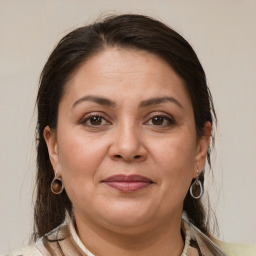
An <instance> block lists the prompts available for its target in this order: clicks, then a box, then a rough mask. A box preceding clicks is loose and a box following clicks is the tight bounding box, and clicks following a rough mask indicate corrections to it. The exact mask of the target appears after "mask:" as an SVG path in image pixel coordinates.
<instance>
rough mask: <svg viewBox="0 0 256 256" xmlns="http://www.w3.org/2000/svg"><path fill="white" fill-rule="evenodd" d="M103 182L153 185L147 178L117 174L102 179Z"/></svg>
mask: <svg viewBox="0 0 256 256" xmlns="http://www.w3.org/2000/svg"><path fill="white" fill-rule="evenodd" d="M103 182H150V183H153V181H152V180H151V179H149V178H147V177H144V176H141V175H137V174H133V175H124V174H118V175H113V176H110V177H108V178H107V179H104V180H103Z"/></svg>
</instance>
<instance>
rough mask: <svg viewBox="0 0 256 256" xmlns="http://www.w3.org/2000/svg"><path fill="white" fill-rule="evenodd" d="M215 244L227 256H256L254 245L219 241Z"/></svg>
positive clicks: (255, 246)
mask: <svg viewBox="0 0 256 256" xmlns="http://www.w3.org/2000/svg"><path fill="white" fill-rule="evenodd" d="M215 243H216V244H217V245H218V246H219V247H220V249H222V250H223V251H224V252H225V253H226V254H227V256H241V255H243V256H255V255H256V245H247V244H236V243H226V242H223V241H220V240H216V241H215Z"/></svg>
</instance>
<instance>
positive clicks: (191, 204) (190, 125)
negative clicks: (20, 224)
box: [14, 15, 255, 256]
mask: <svg viewBox="0 0 256 256" xmlns="http://www.w3.org/2000/svg"><path fill="white" fill-rule="evenodd" d="M37 105H38V126H37V136H38V137H37V139H38V148H37V151H38V154H37V166H38V174H37V200H36V205H35V231H34V240H35V244H34V245H32V246H30V247H28V248H25V249H23V250H22V251H19V252H16V254H15V253H14V255H88V256H89V255H104V256H107V255H163V256H164V255H173V256H174V255H182V256H184V255H188V256H191V255H207V256H208V255H253V254H249V250H253V249H248V248H247V247H244V248H240V251H236V250H235V249H233V248H232V246H228V245H227V244H224V243H221V242H219V241H217V240H215V239H214V238H213V237H212V236H211V232H210V228H209V226H208V217H207V214H206V210H205V208H204V205H203V204H202V201H201V196H202V195H203V183H204V166H205V162H206V159H208V162H209V164H210V146H209V144H210V138H212V139H213V138H214V137H213V126H214V123H215V120H216V116H215V112H214V107H213V103H212V99H211V94H210V91H209V89H208V87H207V84H206V78H205V73H204V71H203V68H202V66H201V64H200V62H199V60H198V58H197V56H196V54H195V53H194V51H193V49H192V48H191V46H190V45H189V44H188V43H187V42H186V41H185V39H184V38H182V37H181V36H180V35H179V34H177V33H176V32H175V31H173V30H172V29H170V28H169V27H167V26H166V25H164V24H162V23H160V22H158V21H156V20H153V19H151V18H149V17H145V16H141V15H120V16H115V17H109V18H106V19H104V20H103V21H100V22H97V23H95V24H92V25H89V26H86V27H82V28H79V29H76V30H74V31H73V32H71V33H70V34H68V35H67V36H65V37H64V38H63V39H62V40H61V41H60V42H59V44H58V45H57V47H56V48H55V50H54V51H53V52H52V54H51V56H50V57H49V59H48V61H47V63H46V65H45V67H44V69H43V71H42V75H41V81H40V88H39V92H38V98H37ZM233 247H234V246H233ZM246 250H247V251H248V254H246ZM235 253H238V254H235ZM241 253H242V254H241ZM252 253H253V252H252ZM254 255H255V254H254Z"/></svg>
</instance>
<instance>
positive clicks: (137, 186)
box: [102, 174, 154, 193]
mask: <svg viewBox="0 0 256 256" xmlns="http://www.w3.org/2000/svg"><path fill="white" fill-rule="evenodd" d="M102 182H103V183H104V184H106V185H108V186H110V187H112V188H114V189H116V190H119V191H120V192H126V193H129V192H135V191H138V190H142V189H145V188H147V187H149V186H150V185H152V184H153V183H154V182H153V181H152V180H150V179H148V178H146V177H144V176H140V175H122V174H121V175H113V176H110V177H108V178H107V179H105V180H103V181H102Z"/></svg>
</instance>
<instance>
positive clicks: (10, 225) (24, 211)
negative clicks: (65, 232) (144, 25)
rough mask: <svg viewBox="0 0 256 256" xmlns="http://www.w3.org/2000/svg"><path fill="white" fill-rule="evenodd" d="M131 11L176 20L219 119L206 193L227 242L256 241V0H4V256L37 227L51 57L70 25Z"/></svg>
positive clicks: (0, 116) (0, 221)
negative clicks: (43, 100) (44, 77)
mask: <svg viewBox="0 0 256 256" xmlns="http://www.w3.org/2000/svg"><path fill="white" fill-rule="evenodd" d="M127 12H129V13H140V14H146V15H150V16H153V17H155V18H157V19H159V20H161V21H163V22H165V23H167V24H169V25H170V26H171V27H172V28H174V29H175V30H177V31H178V32H179V33H180V34H182V35H183V36H184V37H185V38H186V39H187V40H188V41H189V42H190V43H191V45H192V46H193V47H194V49H195V51H196V52H197V54H198V57H199V59H200V60H201V63H202V65H203V67H204V69H205V72H206V74H207V78H208V84H209V86H210V88H211V91H212V94H213V98H214V102H215V107H216V111H217V115H218V119H219V127H218V131H217V134H216V154H215V161H214V166H213V169H214V181H211V182H208V191H209V194H210V197H211V200H212V202H213V208H214V211H215V212H216V214H217V218H218V222H219V226H220V237H221V238H222V239H224V240H226V241H233V242H242V243H256V231H255V230H256V218H255V216H256V167H255V159H256V115H255V113H256V100H255V99H256V1H255V0H251V1H250V0H225V1H223V0H214V1H213V0H193V1H192V0H173V1H172V0H169V1H168V0H166V1H164V0H162V1H150V0H137V1H135V0H134V1H133V0H129V1H128V0H126V1H121V0H106V1H100V0H94V1H89V0H74V1H73V0H31V1H29V0H19V1H15V0H0V122H1V125H0V136H1V139H0V145H1V146H0V168H1V169H0V175H1V177H0V200H1V201H0V203H1V204H0V206H1V209H0V252H2V253H5V252H7V251H9V250H12V249H15V248H16V249H17V248H19V247H22V246H24V245H26V244H27V243H28V239H29V236H30V234H31V231H32V226H33V211H32V194H33V183H34V176H35V141H34V135H35V132H34V130H35V116H36V113H35V112H34V107H35V98H36V91H37V88H38V79H39V75H40V71H41V69H42V67H43V65H44V63H45V62H46V60H47V57H48V56H49V54H50V52H51V50H52V49H53V47H54V46H55V45H56V43H57V42H58V40H59V39H60V38H61V37H63V36H64V35H65V34H66V33H68V32H70V31H71V30H72V29H74V28H76V27H78V26H82V25H84V24H87V23H89V22H91V21H94V20H95V19H96V18H97V17H98V16H99V14H102V13H105V14H113V13H117V14H119V13H127Z"/></svg>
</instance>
